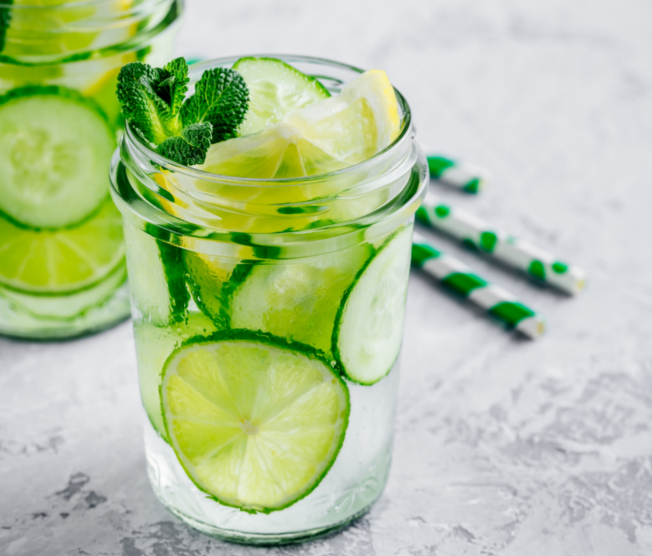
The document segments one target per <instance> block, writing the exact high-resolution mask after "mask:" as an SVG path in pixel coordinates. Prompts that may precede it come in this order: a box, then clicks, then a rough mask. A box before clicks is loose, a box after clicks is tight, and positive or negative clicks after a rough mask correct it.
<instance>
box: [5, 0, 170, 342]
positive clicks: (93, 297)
mask: <svg viewBox="0 0 652 556" xmlns="http://www.w3.org/2000/svg"><path fill="white" fill-rule="evenodd" d="M182 11H183V2H182V0H90V1H89V0H83V1H82V0H80V1H70V0H47V1H42V0H15V1H14V2H13V3H11V4H0V334H4V335H8V336H15V337H22V338H31V339H41V340H45V339H57V338H66V337H71V336H78V335H81V334H87V333H91V332H96V331H98V330H101V329H104V328H107V327H109V326H112V325H114V324H116V323H117V322H120V321H121V320H123V319H125V318H126V317H127V316H128V314H129V295H128V289H127V285H126V278H127V276H126V266H125V256H124V244H123V237H122V223H121V218H120V214H119V212H118V211H117V210H116V208H115V206H114V204H113V202H112V200H111V197H110V195H109V179H108V167H109V161H110V159H111V154H112V152H113V151H114V149H115V146H116V141H117V137H118V134H119V133H121V129H122V127H123V123H122V118H121V115H120V107H119V105H118V101H117V99H116V96H115V90H116V83H117V75H118V72H119V71H120V68H121V67H122V66H123V65H125V64H127V63H129V62H133V61H137V60H140V61H146V62H148V63H151V64H154V65H159V64H163V63H164V62H165V61H167V60H169V59H170V58H171V55H172V46H173V40H174V37H175V34H176V31H177V29H178V27H179V24H180V18H181V15H182Z"/></svg>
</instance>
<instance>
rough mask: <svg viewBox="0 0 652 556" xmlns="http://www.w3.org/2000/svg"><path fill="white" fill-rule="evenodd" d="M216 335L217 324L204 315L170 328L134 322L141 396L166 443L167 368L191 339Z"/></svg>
mask: <svg viewBox="0 0 652 556" xmlns="http://www.w3.org/2000/svg"><path fill="white" fill-rule="evenodd" d="M215 332H217V328H216V327H215V325H214V324H213V321H212V320H211V319H210V318H209V317H207V316H205V315H203V314H202V313H191V314H189V315H188V317H187V319H186V320H184V321H182V322H178V323H173V324H171V325H167V326H157V325H156V324H154V323H152V322H151V321H146V320H137V321H134V337H135V339H136V360H137V362H138V381H139V383H140V396H141V399H142V401H143V406H144V407H145V411H146V412H147V416H148V417H149V420H150V422H151V423H152V426H153V427H154V429H155V430H156V431H157V432H158V433H159V434H160V435H161V436H162V437H163V438H164V439H165V440H166V441H167V433H166V432H165V425H164V424H163V414H162V413H161V397H160V386H161V374H162V372H163V365H164V364H165V361H166V359H167V358H168V357H169V356H170V354H171V353H172V352H173V351H174V350H175V349H177V348H178V347H179V346H180V345H181V344H182V343H183V342H185V341H186V340H188V339H189V338H192V337H196V336H201V337H208V336H210V335H212V334H214V333H215Z"/></svg>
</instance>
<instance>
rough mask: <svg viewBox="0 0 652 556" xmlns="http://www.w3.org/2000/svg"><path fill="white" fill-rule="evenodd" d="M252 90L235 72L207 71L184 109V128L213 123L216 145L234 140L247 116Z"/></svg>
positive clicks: (182, 113) (223, 70)
mask: <svg viewBox="0 0 652 556" xmlns="http://www.w3.org/2000/svg"><path fill="white" fill-rule="evenodd" d="M248 105H249V89H248V88H247V85H246V83H245V81H244V79H243V78H242V76H241V75H240V74H239V73H238V72H237V71H235V70H232V69H227V68H213V69H209V70H206V71H205V72H204V74H203V75H202V76H201V79H200V80H199V81H198V82H197V84H196V85H195V94H194V95H193V96H192V97H190V98H189V99H188V100H187V101H186V102H185V103H184V104H183V106H182V108H181V120H182V121H183V123H184V124H185V125H188V124H191V123H199V122H210V123H211V124H212V125H213V143H219V142H220V141H224V140H225V139H229V138H230V137H234V136H235V133H236V131H237V130H238V127H240V125H241V124H242V122H243V121H244V119H245V115H246V114H247V108H248Z"/></svg>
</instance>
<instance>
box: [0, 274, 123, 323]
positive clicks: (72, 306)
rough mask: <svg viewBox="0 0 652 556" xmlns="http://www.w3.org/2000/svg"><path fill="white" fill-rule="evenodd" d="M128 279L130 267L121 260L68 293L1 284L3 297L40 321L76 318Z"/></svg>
mask: <svg viewBox="0 0 652 556" xmlns="http://www.w3.org/2000/svg"><path fill="white" fill-rule="evenodd" d="M126 281H127V267H126V266H125V265H123V264H119V265H118V266H117V267H116V268H115V269H114V270H112V271H111V272H110V273H109V274H108V275H106V276H105V277H104V278H103V279H102V280H100V281H99V282H97V283H96V284H94V285H93V286H90V287H88V288H84V289H81V290H79V291H76V292H70V293H66V294H65V295H58V294H55V295H47V294H40V295H34V294H33V293H29V292H21V291H18V290H14V289H9V288H0V297H3V298H5V299H7V300H8V301H9V302H10V303H11V304H12V306H14V307H15V308H16V310H17V311H18V312H20V313H21V314H24V315H29V316H31V317H32V318H34V319H38V320H39V321H41V322H43V321H47V320H52V321H56V322H59V323H62V322H66V321H67V322H75V321H77V320H79V319H80V318H83V317H84V315H86V314H87V313H88V312H89V311H93V310H95V309H97V308H98V307H100V306H101V305H103V304H104V303H105V302H107V301H108V300H109V299H110V298H112V297H113V296H114V295H115V294H116V292H117V290H118V289H119V288H121V287H122V286H123V285H124V284H125V282H126Z"/></svg>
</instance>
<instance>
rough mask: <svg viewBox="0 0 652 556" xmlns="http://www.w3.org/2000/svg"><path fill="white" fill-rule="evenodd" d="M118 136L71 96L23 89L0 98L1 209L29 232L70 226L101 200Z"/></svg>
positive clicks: (91, 106) (90, 105) (93, 109)
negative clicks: (29, 229) (29, 230)
mask: <svg viewBox="0 0 652 556" xmlns="http://www.w3.org/2000/svg"><path fill="white" fill-rule="evenodd" d="M115 146H116V142H115V134H114V132H113V130H112V129H111V127H110V126H109V124H108V123H107V120H106V117H105V116H104V114H103V113H102V111H101V109H100V108H99V107H98V106H97V104H95V103H94V102H93V101H91V100H89V99H86V98H84V97H82V96H81V95H80V94H79V93H77V92H76V91H73V90H70V89H65V88H62V87H54V86H48V87H40V86H28V87H22V88H20V89H14V90H13V91H10V92H9V93H7V94H6V95H4V96H3V97H0V168H2V179H1V180H0V211H2V212H3V213H4V214H5V215H6V216H8V217H9V218H11V219H13V220H14V221H16V222H17V223H19V224H22V225H25V226H28V227H31V228H37V229H42V228H49V229H57V228H61V227H63V226H71V225H74V224H76V223H78V222H80V221H81V220H83V219H84V218H86V217H87V216H88V215H89V214H91V213H92V212H93V211H94V210H95V209H96V208H97V207H98V205H99V204H100V203H101V202H102V201H103V200H104V198H105V197H106V195H107V192H108V190H109V177H108V172H107V165H108V162H109V160H110V159H111V155H112V154H113V151H114V150H115Z"/></svg>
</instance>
